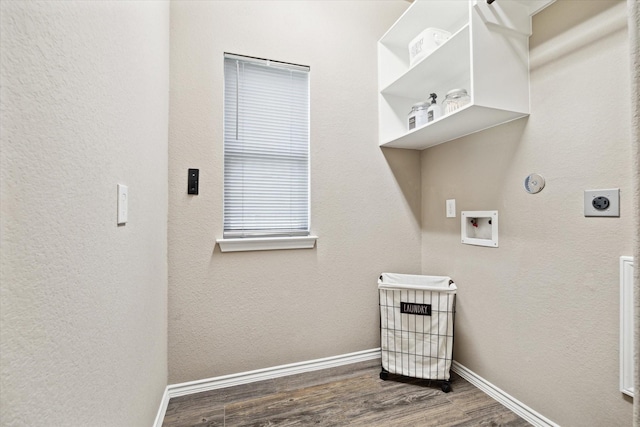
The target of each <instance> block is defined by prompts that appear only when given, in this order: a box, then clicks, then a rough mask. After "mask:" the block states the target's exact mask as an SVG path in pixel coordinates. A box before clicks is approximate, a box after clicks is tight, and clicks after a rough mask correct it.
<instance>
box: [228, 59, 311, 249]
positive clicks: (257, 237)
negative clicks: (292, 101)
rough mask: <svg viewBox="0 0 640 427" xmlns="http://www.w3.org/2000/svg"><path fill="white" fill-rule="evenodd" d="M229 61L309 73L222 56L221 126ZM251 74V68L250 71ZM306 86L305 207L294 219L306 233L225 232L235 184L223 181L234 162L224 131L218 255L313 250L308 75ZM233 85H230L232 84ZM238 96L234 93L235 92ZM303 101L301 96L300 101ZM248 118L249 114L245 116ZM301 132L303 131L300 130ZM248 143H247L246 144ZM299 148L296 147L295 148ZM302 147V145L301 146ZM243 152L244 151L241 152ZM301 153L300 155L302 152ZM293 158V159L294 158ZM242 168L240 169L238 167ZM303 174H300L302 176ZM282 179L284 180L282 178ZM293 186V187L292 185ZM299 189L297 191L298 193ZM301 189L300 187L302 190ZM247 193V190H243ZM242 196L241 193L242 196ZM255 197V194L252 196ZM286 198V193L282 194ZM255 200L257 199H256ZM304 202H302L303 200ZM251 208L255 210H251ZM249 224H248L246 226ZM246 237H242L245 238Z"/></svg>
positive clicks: (273, 63) (292, 230) (301, 68)
mask: <svg viewBox="0 0 640 427" xmlns="http://www.w3.org/2000/svg"><path fill="white" fill-rule="evenodd" d="M228 59H229V60H239V61H242V62H244V63H246V64H249V65H251V64H257V65H261V66H265V65H266V66H268V67H271V66H274V67H276V68H278V69H289V70H296V71H304V72H307V73H309V72H310V67H307V66H300V65H296V64H291V63H285V62H281V61H273V60H268V59H261V58H255V57H248V56H243V55H236V54H230V53H225V54H224V64H225V72H224V77H223V78H224V84H225V95H224V97H223V102H224V106H223V111H224V113H223V114H224V118H225V119H224V121H223V122H224V125H225V126H227V125H228V123H227V121H228V117H227V115H228V114H229V111H227V110H228V106H227V103H228V100H227V96H228V94H227V84H228V81H227V79H228V76H227V62H228ZM254 70H255V67H254ZM266 75H267V74H265V79H266ZM306 83H307V91H308V92H307V95H306V96H307V98H306V102H307V112H306V115H307V117H306V132H307V135H306V147H305V149H306V153H305V154H306V156H305V157H306V167H305V169H304V170H305V172H306V193H301V194H303V195H304V196H303V197H304V198H306V200H305V201H306V207H305V206H304V204H303V205H302V206H303V207H304V208H305V211H300V212H303V213H304V214H306V219H305V217H304V216H302V217H300V216H299V215H298V216H297V218H298V219H302V220H303V222H302V223H300V224H302V225H303V226H306V230H304V229H299V230H296V229H295V228H288V229H285V230H280V229H277V230H276V231H274V229H271V228H267V227H265V228H263V229H260V228H254V229H251V228H249V229H248V231H246V232H245V231H244V229H241V230H238V229H236V230H233V229H227V227H228V224H229V223H233V220H234V218H233V217H227V215H228V211H227V208H228V205H227V199H228V197H232V196H233V191H234V189H233V187H234V185H236V183H235V182H233V181H230V182H229V181H227V179H228V174H227V168H228V163H229V162H230V163H231V164H233V162H234V160H233V157H232V158H231V160H229V159H228V158H227V156H229V155H231V156H233V154H229V153H232V152H233V148H231V149H229V148H228V147H227V139H228V135H227V134H228V130H226V129H225V131H224V132H223V144H224V149H223V156H224V157H223V158H224V178H223V185H224V188H223V204H224V205H223V237H222V238H221V239H217V240H216V242H217V243H218V245H219V246H220V250H221V251H222V252H236V251H252V250H273V249H310V248H313V247H314V246H315V243H316V240H317V238H318V237H317V236H313V235H311V191H310V172H311V170H310V169H311V158H310V155H311V150H310V122H311V121H310V93H309V92H310V81H309V74H308V75H307V77H306ZM232 84H233V82H232ZM236 84H238V81H237V82H236ZM237 93H238V92H237ZM302 99H304V95H303V98H302ZM235 102H236V114H238V112H237V111H238V108H237V105H238V104H237V103H238V100H237V99H236V101H235ZM231 103H232V104H233V100H231ZM247 114H249V113H247ZM237 120H238V119H237V118H236V123H237ZM236 126H237V125H236ZM303 129H304V128H303ZM247 141H248V140H247ZM298 146H300V145H298ZM302 146H304V143H303V145H302ZM243 150H244V148H243ZM279 150H280V148H278V147H276V148H275V149H274V150H273V153H276V154H277V153H278V151H279ZM273 153H269V155H271V154H273ZM303 153H304V151H303ZM294 157H295V156H294ZM235 159H236V160H235V161H236V164H237V162H238V159H240V160H239V161H240V162H241V163H240V164H241V165H242V162H244V161H245V160H246V161H248V162H250V159H251V156H250V155H247V158H246V159H244V158H243V157H242V155H240V156H236V157H235ZM282 159H284V161H285V162H286V161H287V160H290V159H292V157H287V156H283V157H282ZM278 162H279V160H274V163H278ZM241 167H242V168H244V166H241ZM259 168H260V166H258V169H259ZM290 173H292V174H293V175H292V176H291V177H290V178H293V179H295V171H294V172H290ZM303 173H304V172H303ZM240 177H242V175H240ZM232 178H233V179H237V178H238V177H237V176H232ZM285 179H286V177H285ZM242 185H244V184H241V186H240V188H241V189H242V190H243V191H244V188H242ZM294 186H295V184H294ZM299 188H300V187H298V189H299ZM302 188H304V185H303V187H302ZM229 191H231V193H229V194H230V195H229V194H228V192H229ZM247 191H250V190H247ZM277 193H278V191H277V190H275V191H273V193H272V195H273V196H274V197H275V196H277ZM242 194H244V193H242ZM254 194H255V193H254ZM285 194H286V193H285ZM258 197H259V196H258ZM303 200H304V199H303ZM258 205H259V203H258ZM275 206H276V211H277V205H275ZM296 206H297V207H298V209H299V208H300V206H301V205H300V204H299V202H298V203H297V204H294V205H292V208H293V209H296ZM253 207H254V208H255V206H253ZM279 215H281V214H280V213H278V212H276V215H275V216H274V217H273V219H274V220H275V221H276V222H277V219H278V218H279ZM238 219H239V220H240V221H243V219H242V218H241V217H240V218H236V220H238ZM259 222H260V220H258V221H256V224H257V223H259ZM249 224H250V222H249ZM256 224H252V225H256ZM245 233H246V234H245Z"/></svg>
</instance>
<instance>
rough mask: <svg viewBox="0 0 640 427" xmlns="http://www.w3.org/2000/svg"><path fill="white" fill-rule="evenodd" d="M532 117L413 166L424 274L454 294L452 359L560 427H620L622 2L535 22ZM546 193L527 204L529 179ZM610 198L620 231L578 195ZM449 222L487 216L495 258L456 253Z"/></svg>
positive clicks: (627, 207) (625, 240)
mask: <svg viewBox="0 0 640 427" xmlns="http://www.w3.org/2000/svg"><path fill="white" fill-rule="evenodd" d="M533 31H534V35H533V37H532V38H531V46H530V48H531V52H530V54H531V116H530V117H529V118H528V119H524V120H518V121H515V122H512V123H510V124H507V125H503V126H499V127H496V128H493V129H490V130H487V131H485V132H481V133H479V134H475V135H471V136H468V137H465V138H461V139H459V140H457V141H453V142H449V143H446V144H443V145H439V146H436V147H433V148H430V149H427V150H425V151H424V152H423V153H422V207H423V223H422V224H423V226H422V228H423V254H422V256H423V271H424V273H428V274H448V275H451V276H452V277H453V278H454V279H455V280H456V282H457V284H458V287H459V295H458V296H459V299H458V313H457V318H456V348H455V359H457V360H458V361H459V362H461V363H462V364H464V365H465V366H467V367H468V368H470V369H471V370H473V371H475V372H477V373H478V374H479V375H481V376H482V377H484V378H486V379H487V380H489V381H490V382H492V383H494V384H495V385H497V386H498V387H500V388H502V389H503V390H505V391H506V392H508V393H510V394H511V395H512V396H514V397H515V398H517V399H519V400H521V401H522V402H524V403H525V404H527V405H529V406H530V407H532V408H533V409H535V410H537V411H539V412H540V413H542V414H543V415H545V416H547V417H548V418H550V419H551V420H553V421H555V422H557V423H558V424H560V425H562V426H567V427H570V426H605V425H607V426H613V425H616V426H623V425H630V424H631V412H632V404H631V402H630V399H628V398H627V397H625V396H624V395H622V394H621V393H620V392H619V390H618V384H619V359H618V357H619V356H618V355H619V353H618V352H619V346H618V340H619V338H618V337H619V274H618V269H619V267H618V265H619V264H618V262H619V257H620V256H621V255H631V254H632V252H633V241H634V235H633V234H634V233H633V230H634V228H633V224H634V221H633V218H634V216H635V215H636V212H634V209H633V206H634V203H633V197H634V195H633V180H632V178H633V176H634V174H633V169H632V160H631V154H632V144H631V142H630V127H629V60H628V58H629V53H628V44H627V32H626V9H625V4H624V2H611V1H589V2H583V1H566V0H560V1H558V2H557V3H554V4H553V5H551V6H550V7H548V8H547V9H545V10H544V11H542V12H541V13H539V14H538V15H536V16H535V17H534V28H533ZM532 172H537V173H541V174H542V175H544V176H545V178H546V180H547V185H546V187H545V189H544V190H543V191H542V192H541V193H539V194H536V195H530V194H527V193H526V192H525V191H524V189H523V180H524V178H525V176H527V175H528V174H529V173H532ZM611 187H620V188H621V216H620V218H585V217H584V216H583V191H584V190H585V189H597V188H611ZM449 198H455V199H456V201H457V208H458V211H460V210H493V209H497V210H498V211H499V215H500V217H499V218H500V221H499V223H500V230H499V231H500V247H499V248H497V249H495V248H485V247H479V246H469V245H463V244H461V243H460V215H459V212H458V217H457V218H455V219H450V218H445V200H446V199H449Z"/></svg>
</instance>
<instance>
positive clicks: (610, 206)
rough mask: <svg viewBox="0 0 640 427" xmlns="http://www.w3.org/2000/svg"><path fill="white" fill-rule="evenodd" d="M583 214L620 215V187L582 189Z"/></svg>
mask: <svg viewBox="0 0 640 427" xmlns="http://www.w3.org/2000/svg"><path fill="white" fill-rule="evenodd" d="M584 216H614V217H619V216H620V189H619V188H610V189H606V190H585V191H584Z"/></svg>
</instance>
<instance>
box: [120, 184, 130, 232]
mask: <svg viewBox="0 0 640 427" xmlns="http://www.w3.org/2000/svg"><path fill="white" fill-rule="evenodd" d="M128 205H129V188H128V187H127V186H126V185H122V184H118V225H122V224H126V223H127V217H128V216H129V209H128Z"/></svg>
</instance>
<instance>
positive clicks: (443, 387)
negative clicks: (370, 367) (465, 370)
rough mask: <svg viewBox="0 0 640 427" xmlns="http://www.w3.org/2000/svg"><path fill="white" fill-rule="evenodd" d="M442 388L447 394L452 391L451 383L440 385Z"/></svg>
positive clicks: (443, 382)
mask: <svg viewBox="0 0 640 427" xmlns="http://www.w3.org/2000/svg"><path fill="white" fill-rule="evenodd" d="M440 388H441V389H442V391H444V392H445V393H449V392H450V391H451V381H442V384H440Z"/></svg>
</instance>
